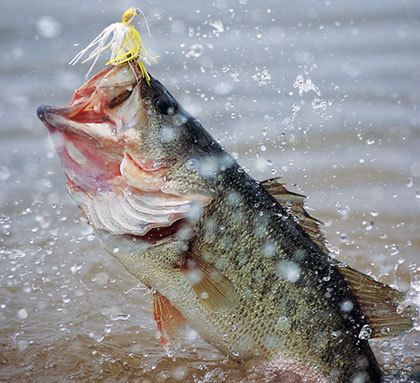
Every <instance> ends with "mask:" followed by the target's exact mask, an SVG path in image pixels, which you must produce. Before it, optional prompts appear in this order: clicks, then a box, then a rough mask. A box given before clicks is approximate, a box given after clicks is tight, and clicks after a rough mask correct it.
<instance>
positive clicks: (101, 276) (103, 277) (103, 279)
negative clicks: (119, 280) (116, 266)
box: [93, 272, 109, 286]
mask: <svg viewBox="0 0 420 383" xmlns="http://www.w3.org/2000/svg"><path fill="white" fill-rule="evenodd" d="M108 281H109V275H108V274H107V273H104V272H101V273H98V274H96V275H95V277H94V278H93V282H95V283H96V284H98V285H100V286H104V285H106V284H107V283H108Z"/></svg>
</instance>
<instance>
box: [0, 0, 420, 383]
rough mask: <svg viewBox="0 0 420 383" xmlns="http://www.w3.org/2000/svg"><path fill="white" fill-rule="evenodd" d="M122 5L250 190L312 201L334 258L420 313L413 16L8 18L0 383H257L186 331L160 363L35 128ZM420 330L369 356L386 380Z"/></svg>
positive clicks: (260, 12) (356, 7)
mask: <svg viewBox="0 0 420 383" xmlns="http://www.w3.org/2000/svg"><path fill="white" fill-rule="evenodd" d="M131 6H134V7H141V8H142V9H143V11H144V13H145V14H146V16H147V20H148V23H149V27H150V30H151V33H152V36H151V37H149V36H148V35H147V29H146V27H145V23H144V20H143V19H142V18H141V17H139V18H137V19H136V20H137V24H136V27H137V28H138V29H139V31H140V32H141V34H142V36H143V40H144V43H145V45H146V47H147V48H148V49H149V51H150V52H151V53H152V54H153V55H158V56H159V58H158V64H153V65H150V66H148V69H149V71H150V73H151V74H152V75H153V76H154V77H156V78H158V79H159V80H160V81H161V82H162V83H164V85H165V86H166V87H167V88H168V89H169V91H170V92H171V93H172V94H173V95H174V96H175V97H176V98H177V99H178V100H179V101H180V102H181V104H182V105H183V106H184V108H185V109H186V110H188V111H189V112H190V113H191V114H193V115H194V116H196V117H197V118H198V119H199V120H200V122H201V123H202V124H203V125H204V127H205V128H206V129H207V130H208V131H209V132H210V133H211V134H212V135H213V136H214V137H215V138H216V139H217V140H218V141H219V142H220V143H221V144H222V145H223V146H224V147H225V148H226V149H227V150H228V151H229V152H230V153H232V154H233V155H234V156H235V158H237V160H238V161H239V163H241V164H242V165H243V166H244V167H245V168H246V169H247V170H248V171H249V172H250V173H251V174H252V175H253V176H254V177H256V178H258V179H260V180H262V179H265V178H271V177H278V176H281V177H282V179H283V180H284V182H285V183H287V184H288V185H289V186H290V188H291V189H292V190H294V191H297V192H300V193H303V194H306V195H307V196H308V201H307V204H308V205H309V206H310V207H311V208H313V209H314V211H312V212H311V214H312V215H314V216H315V217H317V218H319V219H321V220H322V221H323V222H324V223H325V226H324V230H325V231H326V233H327V238H328V239H329V242H330V247H331V252H332V253H333V255H334V256H335V257H336V258H337V259H340V260H343V261H345V262H347V263H349V264H350V265H351V266H353V267H355V268H357V269H358V270H360V271H363V272H365V273H368V274H370V275H372V276H374V277H375V278H377V279H379V280H380V281H382V282H385V283H389V284H392V285H393V286H394V287H397V288H399V289H400V290H402V291H404V292H406V293H408V294H407V300H408V301H410V302H411V303H413V304H420V255H419V254H420V229H419V226H420V225H419V224H420V214H419V213H420V178H419V177H420V155H419V153H420V93H419V89H420V39H419V36H420V3H419V1H418V0H371V1H368V2H366V1H361V0H356V1H351V2H350V1H344V0H342V1H335V0H326V1H311V0H297V1H294V2H286V1H279V0H259V1H258V2H257V1H252V0H214V1H207V0H189V1H170V2H169V1H163V0H155V1H150V0H148V1H142V2H141V3H136V2H135V1H127V0H124V1H118V2H115V1H111V0H109V1H89V2H87V1H81V0H76V1H68V2H51V1H47V0H37V1H29V0H20V1H9V2H7V1H2V3H1V7H2V12H1V14H0V31H1V33H0V79H1V89H2V91H3V96H2V97H1V98H0V117H1V125H0V209H1V210H0V381H1V382H22V381H28V382H29V381H31V382H32V381H34V382H58V381H59V382H68V381H74V380H75V381H90V382H104V381H105V382H120V381H121V382H127V381H130V382H142V383H147V382H165V381H171V382H172V381H181V380H182V381H184V382H224V381H228V382H241V381H246V382H248V381H249V380H247V379H248V378H245V376H246V373H245V372H244V371H242V370H241V367H238V366H237V365H235V364H233V363H231V362H229V361H227V360H226V359H225V358H224V357H223V356H222V355H221V354H220V353H218V352H217V351H216V350H214V349H212V348H211V347H210V346H208V345H207V344H205V343H204V342H202V341H201V340H200V339H199V338H197V336H196V334H195V333H194V332H193V331H188V332H186V334H185V339H184V341H183V342H182V346H181V349H180V350H179V351H178V352H177V353H176V355H174V356H168V355H166V353H165V352H164V350H163V348H162V347H161V346H160V343H159V340H158V339H157V337H156V327H155V324H154V322H153V319H152V315H151V298H150V295H149V293H148V292H147V291H146V290H145V288H144V287H143V286H142V285H140V284H139V283H138V282H137V281H136V280H135V279H134V278H133V277H132V276H131V275H129V274H128V273H127V272H126V271H125V270H124V269H123V268H122V267H121V266H120V265H119V263H118V262H117V261H115V260H114V259H113V258H112V257H111V256H109V255H108V254H106V253H105V251H104V250H103V249H102V248H101V247H100V246H99V244H98V243H97V241H96V239H95V237H94V235H93V232H92V230H91V228H90V227H89V226H88V225H87V224H86V223H85V222H82V221H81V220H80V213H79V211H78V209H77V207H76V206H75V204H74V203H73V202H72V201H71V200H70V197H68V195H67V193H66V190H65V177H64V175H63V174H62V172H61V169H60V163H59V159H58V157H57V155H56V154H55V151H54V149H53V147H52V144H51V142H50V139H49V137H48V135H47V131H46V129H45V127H44V126H43V125H42V124H41V122H40V121H38V120H37V118H36V115H35V111H36V108H37V107H38V106H39V105H41V104H50V105H55V106H64V105H66V104H67V103H68V102H69V101H70V99H71V96H72V92H73V91H74V90H75V89H76V88H78V87H80V85H81V84H82V83H83V82H84V81H85V74H86V73H87V71H88V68H89V64H85V65H78V66H76V67H71V66H69V65H68V62H69V61H70V60H71V59H72V58H73V56H74V55H75V54H76V53H77V52H78V51H79V50H80V49H82V48H84V47H85V46H86V45H87V44H88V43H89V42H90V41H91V40H92V39H93V38H94V37H95V36H96V35H98V34H99V32H100V31H101V30H102V29H103V28H104V27H105V26H107V25H109V24H110V23H112V22H115V21H119V20H120V18H121V15H122V13H123V12H124V11H125V9H127V8H129V7H131ZM103 64H104V61H102V62H101V63H99V64H98V65H97V67H96V68H95V70H94V72H96V71H99V70H100V69H101V68H102V67H103ZM419 330H420V329H419V328H417V331H413V332H412V333H411V334H409V335H407V336H406V337H404V338H399V339H387V340H381V341H373V342H372V345H373V347H374V350H375V353H376V355H377V358H378V359H379V360H380V361H381V364H382V366H383V367H384V369H385V370H395V369H396V370H398V371H399V372H400V373H403V372H409V371H419V370H420V351H419V349H420V338H419ZM395 381H398V380H395ZM401 381H402V380H401Z"/></svg>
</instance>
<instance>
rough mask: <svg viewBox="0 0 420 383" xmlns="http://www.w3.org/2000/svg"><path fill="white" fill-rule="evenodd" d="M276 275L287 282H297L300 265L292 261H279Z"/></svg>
mask: <svg viewBox="0 0 420 383" xmlns="http://www.w3.org/2000/svg"><path fill="white" fill-rule="evenodd" d="M277 273H278V275H279V276H280V277H281V278H283V279H285V280H286V281H289V282H292V283H294V282H297V280H298V279H299V278H300V267H299V265H298V264H297V263H296V262H293V261H280V262H279V263H278V264H277Z"/></svg>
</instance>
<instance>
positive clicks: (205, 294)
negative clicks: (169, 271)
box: [180, 252, 238, 311]
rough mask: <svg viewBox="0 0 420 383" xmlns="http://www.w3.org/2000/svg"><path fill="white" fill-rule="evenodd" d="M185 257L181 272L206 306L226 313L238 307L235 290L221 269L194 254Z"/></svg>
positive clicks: (186, 253) (186, 254) (187, 254)
mask: <svg viewBox="0 0 420 383" xmlns="http://www.w3.org/2000/svg"><path fill="white" fill-rule="evenodd" d="M184 256H185V264H184V265H182V266H181V268H180V269H181V272H182V274H183V275H184V277H185V279H186V280H187V281H188V282H190V284H191V287H192V288H193V289H194V291H195V293H196V294H197V298H198V299H199V300H200V302H201V303H202V304H203V305H204V306H206V307H207V308H208V309H210V310H213V311H226V310H229V309H231V308H234V307H235V306H236V305H237V303H238V295H237V293H236V291H235V288H234V287H233V285H232V283H231V282H230V281H229V279H228V278H226V277H225V276H224V275H223V274H222V273H221V271H220V270H219V269H217V268H216V267H214V266H213V265H211V264H210V263H208V262H206V261H205V260H204V259H202V258H201V257H196V256H195V255H193V254H192V253H188V252H185V253H184Z"/></svg>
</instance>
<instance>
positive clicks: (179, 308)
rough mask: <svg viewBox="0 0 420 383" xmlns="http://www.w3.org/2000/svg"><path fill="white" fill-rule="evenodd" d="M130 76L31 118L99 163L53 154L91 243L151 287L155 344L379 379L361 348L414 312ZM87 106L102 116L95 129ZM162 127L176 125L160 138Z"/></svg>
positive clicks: (170, 101) (272, 186) (304, 372)
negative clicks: (331, 249) (194, 343)
mask: <svg viewBox="0 0 420 383" xmlns="http://www.w3.org/2000/svg"><path fill="white" fill-rule="evenodd" d="M133 71H135V73H134V74H133V73H132V72H133ZM140 74H141V68H140V67H138V65H136V64H135V63H134V62H131V63H130V65H129V66H128V64H125V65H121V66H119V67H115V68H112V69H106V70H105V71H103V72H101V73H100V74H98V75H96V76H95V77H94V80H91V81H90V82H88V85H89V86H87V85H86V86H85V87H82V89H83V95H84V98H83V100H81V99H80V98H78V97H76V96H75V97H74V98H73V101H72V103H71V104H70V105H69V107H68V108H54V107H47V106H42V107H40V108H39V109H38V116H39V118H40V119H41V120H42V121H43V122H44V123H45V125H46V126H47V127H48V129H49V131H50V133H51V134H55V133H57V132H65V134H63V139H64V140H67V141H68V142H67V143H71V145H68V146H70V147H72V148H73V147H74V152H75V153H76V150H79V151H80V150H81V149H83V150H84V153H86V154H92V153H90V152H89V150H90V149H91V151H93V153H95V155H94V156H93V155H89V156H88V155H87V156H86V160H85V161H77V159H78V158H76V157H75V156H73V157H72V156H66V155H64V154H65V153H64V154H63V151H61V148H60V147H58V146H57V151H58V153H59V154H60V156H61V160H62V165H63V169H64V172H65V173H66V174H67V175H68V176H69V175H77V177H76V176H75V177H71V181H72V182H71V183H69V191H70V194H72V195H73V196H74V198H75V200H76V202H77V203H78V205H79V207H80V208H81V210H82V212H85V214H86V212H89V211H90V210H89V209H92V206H94V207H96V206H97V207H98V209H97V210H98V211H97V212H98V216H100V219H99V218H98V219H96V217H95V214H94V213H92V217H93V218H94V219H92V220H91V222H90V223H91V225H92V226H93V228H94V229H95V230H96V234H97V237H98V239H99V241H100V243H101V244H102V246H103V247H104V248H105V249H107V250H108V251H109V252H110V253H111V254H112V255H113V256H114V257H115V258H117V259H118V260H119V261H120V262H121V264H122V265H123V266H124V267H125V268H126V269H127V270H128V271H129V272H130V273H131V274H132V275H133V276H134V277H136V278H137V279H138V280H139V281H141V282H142V283H144V284H145V285H146V286H148V287H149V288H150V289H152V290H153V292H154V294H153V300H154V303H153V308H154V317H155V319H156V322H157V328H158V330H159V331H160V332H161V337H160V339H161V342H162V343H163V345H164V346H165V347H166V348H167V349H168V348H169V347H170V346H171V344H175V343H176V342H175V341H176V337H177V336H178V335H179V334H180V330H181V329H182V328H184V327H185V325H186V324H187V325H188V326H190V327H192V328H194V329H195V330H196V331H197V332H198V333H199V335H200V336H201V337H202V338H203V339H205V340H206V341H208V342H209V343H210V344H212V345H214V346H215V347H216V348H218V349H219V350H220V351H221V352H223V353H224V354H225V355H227V356H228V357H230V358H232V359H234V360H236V361H238V362H246V361H247V360H250V359H254V358H256V359H258V360H260V361H264V363H265V366H266V368H267V369H272V370H273V371H277V372H278V373H280V372H288V373H291V374H294V375H296V377H297V378H299V377H300V378H301V380H302V381H306V382H309V381H310V382H318V383H319V382H325V383H356V382H357V383H379V382H380V381H381V376H382V373H381V371H380V369H379V366H378V364H377V362H376V359H375V356H374V355H373V353H372V351H371V349H370V347H369V343H368V338H369V337H370V336H374V337H383V336H386V335H394V336H397V335H401V334H404V333H406V332H408V331H410V329H411V328H412V326H413V319H412V318H413V317H414V315H418V314H417V313H415V310H414V309H412V308H409V309H407V310H406V311H405V312H403V313H400V312H398V311H397V308H398V304H399V302H401V300H402V299H403V295H402V294H401V293H400V292H398V291H396V290H394V289H392V288H390V287H389V286H386V285H383V284H381V283H379V282H377V281H375V280H374V279H372V278H370V277H369V276H366V275H363V274H361V273H359V272H357V271H356V270H353V269H351V268H349V267H348V266H347V265H343V264H340V263H339V262H338V261H336V260H334V259H333V258H331V257H330V256H329V255H328V254H327V248H326V246H325V241H324V236H323V234H322V232H321V230H320V222H319V221H318V220H316V219H314V218H312V217H311V216H310V215H309V214H308V213H307V212H306V210H305V209H304V206H303V201H304V198H305V197H304V196H302V195H299V194H296V193H292V192H289V191H288V190H287V189H286V188H285V187H284V185H282V184H281V183H280V182H279V181H278V180H276V179H274V180H267V181H264V182H261V183H260V182H257V181H255V180H254V179H252V178H251V177H250V176H249V175H247V173H246V172H245V171H244V170H243V169H242V168H241V167H240V166H239V165H238V164H237V163H236V161H235V160H234V159H233V158H232V157H231V156H229V155H228V154H227V153H226V152H224V150H223V149H222V147H221V146H220V145H219V144H218V143H217V142H216V141H215V140H214V139H213V138H212V137H211V136H210V135H209V134H208V133H207V132H206V131H205V130H204V128H203V127H202V126H201V124H200V123H199V122H198V121H197V120H196V119H194V118H193V117H191V116H190V115H189V114H188V113H187V112H186V111H185V110H184V109H183V108H182V107H181V106H180V105H179V103H178V102H177V101H176V100H175V98H174V97H173V96H172V95H171V94H170V93H169V92H168V91H167V90H166V88H165V87H164V86H163V85H162V84H161V83H160V82H159V81H157V80H155V79H154V78H153V77H152V76H150V82H148V81H146V80H144V79H143V78H142V76H141V75H140ZM130 79H131V80H130ZM127 83H130V84H131V87H132V90H131V91H130V94H127V92H126V90H125V87H122V86H121V84H127ZM104 84H106V86H107V89H108V92H109V94H107V97H102V98H101V97H98V92H99V93H100V92H101V89H102V90H103V87H104ZM121 92H124V93H123V94H121ZM77 94H78V93H77V91H76V95H77ZM109 100H110V101H109ZM98 103H99V105H97V104H98ZM85 108H95V109H96V110H98V111H100V113H103V118H102V120H103V123H102V124H100V125H102V126H101V128H100V129H98V123H97V118H98V115H97V114H96V115H93V116H92V115H91V114H89V113H85V112H84V109H85ZM69 111H71V113H69ZM127 116H129V117H128V118H129V125H128V126H126V127H125V128H124V129H122V130H121V129H116V127H117V126H119V125H118V124H120V123H121V121H124V119H127ZM168 127H169V128H176V129H177V134H174V135H170V137H169V138H170V139H168V136H165V135H164V134H163V133H164V132H167V130H168ZM104 132H105V133H104ZM107 132H114V133H113V134H112V135H111V134H108V133H107ZM162 137H164V139H163V140H162ZM72 145H73V146H72ZM105 148H106V150H105ZM97 158H100V159H101V160H97ZM123 158H126V159H128V158H129V159H130V162H125V163H124V165H125V166H126V167H124V166H123V167H122V170H124V171H121V166H120V171H118V168H117V167H116V166H115V164H116V163H117V162H118V161H121V163H123V162H122V161H124V160H123ZM103 163H104V164H106V163H112V164H113V166H112V168H111V169H108V168H104V166H103V165H102V164H103ZM91 172H93V173H94V174H99V175H106V177H105V178H104V179H99V180H98V179H96V178H95V177H90V173H91ZM120 173H122V174H120ZM150 180H152V181H153V185H152V184H151V183H150ZM77 183H79V184H77ZM96 183H99V184H100V187H98V185H97V184H96ZM151 185H152V186H153V188H152V190H151ZM92 201H93V202H92ZM113 201H114V202H113ZM114 203H117V205H115V206H114V205H113V204H114ZM109 204H111V205H109ZM123 207H124V208H123ZM127 209H128V210H127ZM95 212H96V210H95ZM99 213H100V214H99ZM87 215H88V216H89V214H87ZM136 217H137V218H138V219H137V220H136ZM88 218H89V217H88ZM124 226H126V227H124ZM137 227H138V228H139V229H138V230H137V229H136V228H137ZM115 249H118V251H115ZM378 312H379V313H378ZM384 329H386V331H384ZM300 378H299V379H300ZM297 380H298V379H297Z"/></svg>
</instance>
